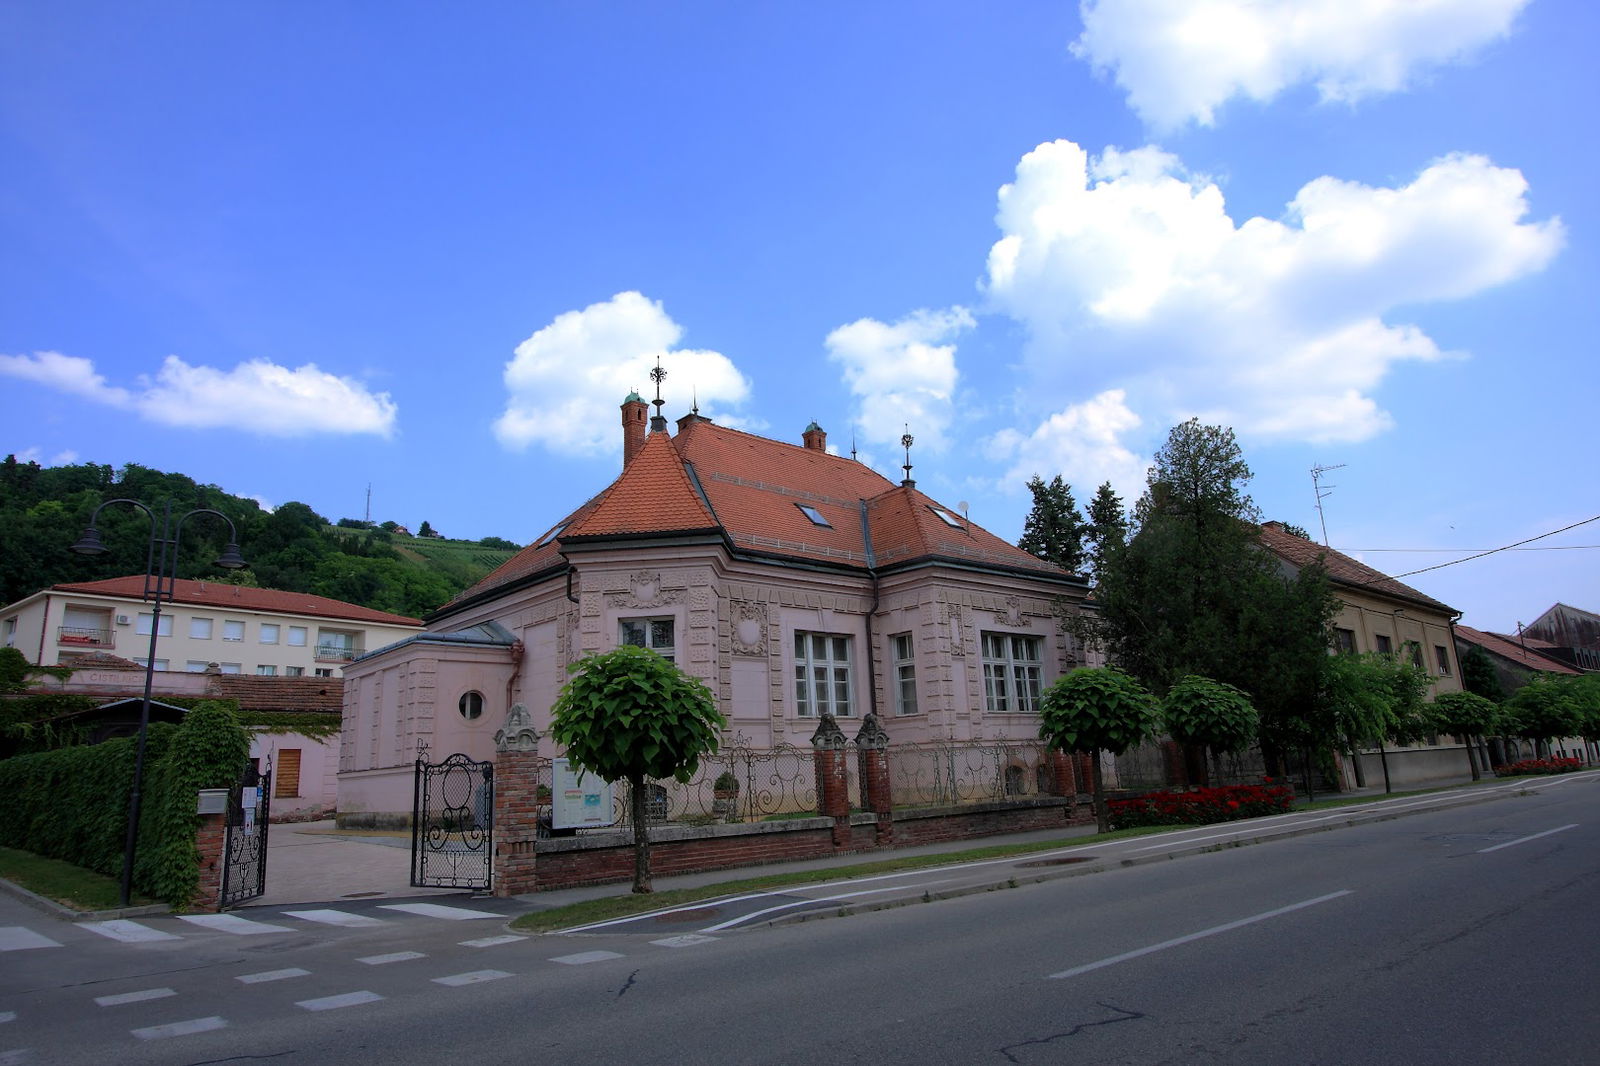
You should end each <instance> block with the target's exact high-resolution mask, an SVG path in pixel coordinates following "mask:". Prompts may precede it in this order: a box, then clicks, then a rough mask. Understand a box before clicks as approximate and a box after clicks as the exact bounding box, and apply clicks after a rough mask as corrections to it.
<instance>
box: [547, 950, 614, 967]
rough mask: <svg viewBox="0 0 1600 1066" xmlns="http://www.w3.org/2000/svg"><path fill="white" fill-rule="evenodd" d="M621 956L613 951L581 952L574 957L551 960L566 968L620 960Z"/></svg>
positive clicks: (563, 956) (564, 956)
mask: <svg viewBox="0 0 1600 1066" xmlns="http://www.w3.org/2000/svg"><path fill="white" fill-rule="evenodd" d="M620 958H622V956H621V955H619V954H617V953H616V952H615V951H582V952H579V953H578V954H576V955H562V956H561V957H560V958H556V959H551V960H550V961H551V962H559V963H562V964H563V965H566V966H583V965H585V964H587V963H591V962H605V961H606V960H607V959H620Z"/></svg>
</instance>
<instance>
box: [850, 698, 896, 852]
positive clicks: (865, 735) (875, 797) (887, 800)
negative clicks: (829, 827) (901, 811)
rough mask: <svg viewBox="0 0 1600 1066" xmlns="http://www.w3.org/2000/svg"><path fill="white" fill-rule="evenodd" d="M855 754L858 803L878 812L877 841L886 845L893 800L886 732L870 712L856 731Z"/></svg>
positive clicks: (891, 833) (889, 837) (889, 839)
mask: <svg viewBox="0 0 1600 1066" xmlns="http://www.w3.org/2000/svg"><path fill="white" fill-rule="evenodd" d="M856 757H857V759H858V760H859V761H860V774H861V805H862V806H863V807H865V808H866V809H867V810H869V811H871V812H872V813H873V814H875V815H877V817H878V822H877V827H876V828H877V833H878V836H877V844H878V846H879V847H888V846H889V845H890V844H892V843H893V841H894V800H893V797H892V796H891V794H890V791H889V734H888V733H887V732H885V731H884V728H883V721H882V720H881V719H880V718H879V717H878V716H877V715H876V714H873V713H871V712H868V713H867V716H866V717H865V718H863V719H861V729H860V730H858V731H857V733H856Z"/></svg>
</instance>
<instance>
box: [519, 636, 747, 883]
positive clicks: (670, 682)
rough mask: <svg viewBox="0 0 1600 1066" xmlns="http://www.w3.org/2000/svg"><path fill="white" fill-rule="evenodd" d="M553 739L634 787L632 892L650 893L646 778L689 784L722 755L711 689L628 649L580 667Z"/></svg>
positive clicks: (580, 760) (564, 693) (558, 709)
mask: <svg viewBox="0 0 1600 1066" xmlns="http://www.w3.org/2000/svg"><path fill="white" fill-rule="evenodd" d="M572 669H573V671H574V674H573V677H572V680H570V681H568V682H567V683H566V685H565V686H564V687H563V688H562V689H561V694H560V695H559V696H558V697H557V698H556V702H555V707H554V708H553V721H552V723H551V726H550V733H551V735H552V736H553V737H555V739H556V742H557V743H559V744H560V745H561V746H562V747H564V748H565V749H566V752H567V756H568V758H570V759H572V760H573V761H574V762H575V763H577V764H578V765H579V766H581V767H583V768H584V769H585V770H588V771H590V772H593V773H596V774H599V775H600V777H601V778H603V779H604V780H606V781H626V782H628V789H629V794H630V796H631V800H632V811H633V890H634V891H635V892H650V891H652V886H651V882H650V836H649V824H648V823H649V815H648V811H647V804H646V799H647V796H646V793H645V779H646V778H666V777H674V778H677V779H678V780H679V781H685V782H686V781H688V780H689V779H690V778H691V777H692V776H694V772H695V771H696V770H697V769H698V768H699V765H700V757H701V756H702V755H707V754H710V753H712V752H715V751H716V750H717V738H718V733H719V731H720V730H721V729H723V728H724V727H725V726H726V725H727V720H726V719H725V718H723V716H722V713H721V712H720V711H718V710H717V707H716V702H715V700H714V699H713V698H712V695H711V690H710V689H708V688H706V686H705V685H704V684H703V683H702V682H701V681H700V680H699V679H697V678H693V677H690V676H689V675H687V674H685V673H684V672H683V671H681V670H679V669H678V668H677V667H676V666H674V665H673V664H672V663H671V662H669V661H667V660H666V659H664V658H662V657H661V656H660V655H658V654H657V653H656V652H653V651H650V650H649V649H647V648H639V647H635V646H634V645H631V644H624V645H622V646H621V647H619V648H617V649H615V650H614V651H609V652H606V653H605V654H603V655H591V656H588V657H587V658H585V659H583V660H582V661H580V662H578V663H576V664H575V665H574V666H573V668H572Z"/></svg>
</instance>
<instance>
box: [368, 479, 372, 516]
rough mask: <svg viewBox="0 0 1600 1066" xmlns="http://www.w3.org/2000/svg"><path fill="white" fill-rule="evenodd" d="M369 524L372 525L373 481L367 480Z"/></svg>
mask: <svg viewBox="0 0 1600 1066" xmlns="http://www.w3.org/2000/svg"><path fill="white" fill-rule="evenodd" d="M367 525H369V526H370V525H372V482H370V481H369V482H367Z"/></svg>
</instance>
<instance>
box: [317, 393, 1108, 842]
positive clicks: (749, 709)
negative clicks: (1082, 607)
mask: <svg viewBox="0 0 1600 1066" xmlns="http://www.w3.org/2000/svg"><path fill="white" fill-rule="evenodd" d="M657 402H658V403H659V401H657ZM646 420H647V406H646V404H645V403H644V402H643V401H641V400H640V399H639V398H638V397H637V396H630V397H629V398H628V400H627V401H626V402H624V404H623V405H622V429H623V433H622V436H623V454H624V468H623V471H622V474H621V475H620V476H619V477H618V478H617V479H616V480H615V481H613V482H612V483H611V484H610V485H609V486H607V487H606V488H604V489H603V490H602V491H601V492H600V493H599V494H598V495H596V496H595V497H594V498H593V499H591V500H590V501H589V502H587V503H586V504H584V505H583V506H582V507H580V508H579V509H578V510H576V511H575V512H573V513H572V514H570V515H567V516H566V517H565V518H563V519H562V520H561V521H559V522H557V523H555V525H554V526H552V527H551V528H550V529H549V530H548V531H547V532H546V533H545V534H544V535H543V536H541V537H540V538H539V539H538V540H537V541H536V542H535V543H533V544H531V545H530V546H529V547H528V548H526V549H524V550H523V551H522V552H521V553H519V554H518V555H517V556H515V557H514V558H512V559H511V560H509V561H508V562H507V563H505V564H504V565H503V566H501V567H500V568H499V569H498V570H496V571H495V572H493V573H492V574H490V575H489V576H488V577H486V578H485V579H484V580H483V581H482V582H480V583H479V584H478V585H477V586H475V587H474V588H472V589H469V590H468V591H467V592H466V593H464V594H463V595H462V596H461V597H459V598H458V599H456V600H455V601H453V602H452V603H450V604H449V605H447V606H446V607H445V608H443V609H442V610H441V611H439V612H438V613H437V614H435V615H434V616H433V617H432V618H430V619H429V620H428V625H427V631H426V632H425V633H421V634H417V635H414V636H410V637H408V638H406V639H405V640H403V641H401V642H399V643H397V644H395V645H393V646H391V647H389V648H385V649H381V650H378V651H375V652H373V653H370V654H368V655H366V656H364V657H362V658H361V659H359V660H357V661H356V662H354V663H352V664H351V665H350V666H349V668H348V669H347V671H346V674H345V683H346V687H345V723H344V736H343V741H344V746H343V749H342V751H341V755H340V817H341V819H345V818H346V817H347V816H348V817H349V818H350V820H351V821H356V820H359V819H363V818H368V817H371V818H375V819H380V820H381V819H382V818H386V817H391V816H393V815H395V814H396V813H397V812H402V811H405V812H408V811H409V805H410V799H411V787H412V783H411V774H412V768H413V764H414V762H415V760H416V758H417V756H418V752H419V750H425V751H426V752H427V753H428V757H429V758H430V759H432V760H435V761H436V760H438V759H442V758H444V757H445V756H447V755H449V754H452V753H454V752H458V751H459V752H462V753H465V754H467V755H470V756H472V757H473V758H477V759H489V758H492V757H493V755H494V744H493V737H494V734H495V731H496V730H497V729H499V728H500V727H501V726H502V725H503V723H504V721H505V717H506V713H507V711H508V710H509V708H510V707H511V706H512V705H513V704H516V703H521V704H524V705H525V706H526V707H527V708H528V709H529V711H531V713H532V715H533V718H534V724H535V728H537V729H538V730H539V731H540V732H541V733H546V732H548V729H549V723H550V708H551V706H552V704H553V703H554V702H555V699H556V696H557V694H558V693H559V691H560V689H561V686H562V685H563V684H564V683H565V681H566V680H567V678H568V676H569V667H571V666H572V665H573V664H575V663H576V662H578V661H579V660H580V659H582V658H583V657H584V656H586V655H590V654H594V653H598V652H604V651H608V650H610V649H612V648H615V647H617V646H618V645H620V644H623V643H632V644H639V645H642V646H645V647H649V648H653V649H655V650H656V651H658V652H660V653H661V654H663V655H665V656H667V657H668V658H670V659H672V660H673V661H674V662H676V663H677V664H678V665H679V666H680V667H682V668H683V669H684V670H685V671H687V672H688V673H690V674H692V675H694V676H695V677H698V678H699V679H701V680H702V681H704V682H705V683H706V684H707V685H708V686H709V687H710V689H711V691H712V693H713V694H714V695H715V697H716V699H717V703H718V706H719V708H720V709H721V710H722V712H723V713H724V714H725V715H726V716H727V718H728V738H729V739H730V740H732V739H735V738H737V739H738V741H739V742H740V743H742V744H747V745H752V746H756V747H762V746H778V745H784V744H793V745H805V744H807V743H808V741H809V739H810V737H811V735H812V733H813V732H814V731H815V729H816V728H817V724H818V721H819V719H820V718H821V716H822V715H825V714H826V715H831V716H833V717H834V718H835V719H837V720H838V721H839V723H840V724H841V725H842V726H843V727H844V728H845V729H846V730H847V731H848V730H850V729H851V728H852V727H851V725H850V723H851V722H852V721H859V720H860V719H861V717H862V716H864V715H865V714H867V713H868V712H876V714H877V715H878V716H879V717H880V719H881V720H882V722H883V724H884V727H885V729H886V730H887V731H888V732H889V733H890V735H891V736H892V737H893V738H894V740H895V741H897V742H900V741H915V740H919V739H931V738H953V739H968V738H977V737H984V738H998V737H1017V738H1022V737H1027V738H1032V737H1036V736H1037V734H1038V715H1037V710H1038V699H1039V695H1040V693H1041V692H1042V691H1043V689H1044V688H1045V687H1046V686H1048V685H1049V684H1050V682H1051V681H1053V680H1054V679H1055V678H1056V677H1057V676H1059V675H1060V674H1061V673H1063V672H1065V671H1066V670H1069V669H1071V668H1073V667H1074V666H1077V665H1080V664H1082V662H1083V657H1082V654H1081V652H1080V650H1079V649H1078V648H1077V647H1076V646H1075V645H1074V644H1073V643H1072V642H1071V640H1070V638H1068V637H1067V636H1065V635H1064V634H1063V633H1062V631H1061V627H1060V626H1059V624H1058V619H1059V613H1058V612H1060V611H1062V610H1076V609H1077V606H1078V605H1079V604H1081V603H1082V601H1083V599H1084V597H1085V595H1086V593H1087V583H1086V582H1085V580H1084V579H1083V578H1081V577H1079V576H1077V575H1073V574H1068V573H1066V572H1064V571H1062V570H1061V569H1059V568H1058V567H1055V566H1053V565H1051V564H1049V563H1047V562H1044V561H1042V560H1040V559H1038V558H1036V557H1034V556H1032V555H1029V554H1028V553H1027V552H1024V551H1022V550H1021V549H1019V548H1017V547H1015V546H1014V545H1011V544H1008V543H1006V542H1005V541H1003V540H1001V539H1000V538H998V537H996V536H994V535H993V534H990V533H988V532H987V531H986V530H984V529H982V528H981V527H979V526H977V525H976V524H974V523H972V522H971V521H969V520H968V519H967V518H966V517H965V516H964V515H961V514H958V513H956V512H955V511H953V510H952V509H950V508H947V507H945V506H944V505H942V504H940V503H939V502H937V501H935V500H933V499H931V498H929V497H928V496H926V495H924V494H923V493H921V492H919V491H918V490H917V488H916V482H915V481H914V480H913V479H912V478H911V476H910V472H911V471H910V464H909V459H908V463H907V476H906V477H905V478H904V479H903V480H902V481H901V482H899V483H898V484H896V483H894V482H891V481H889V480H888V479H886V478H884V477H883V476H882V475H880V474H878V473H876V472H874V471H873V470H871V469H870V468H868V467H866V466H864V465H863V464H861V463H858V462H856V461H855V460H853V459H848V458H844V457H841V456H838V455H833V454H830V453H829V452H828V451H827V449H826V434H825V433H824V432H823V431H822V430H821V428H819V427H818V426H817V425H816V424H815V423H813V424H812V425H810V426H808V427H807V428H806V430H805V433H804V434H803V437H802V443H801V444H799V445H794V444H786V443H782V442H779V441H775V440H769V439H767V438H763V437H759V436H755V435H753V434H749V433H744V432H741V431H738V430H734V429H729V428H726V427H723V426H719V425H716V424H715V423H713V422H712V421H711V420H709V419H706V418H702V417H700V416H699V415H698V414H691V415H688V416H686V417H684V418H682V419H680V420H678V423H677V433H676V434H672V433H670V432H669V431H668V428H667V423H666V420H665V419H664V418H662V417H660V416H659V414H658V415H657V416H656V417H655V418H653V419H650V420H649V423H650V426H649V430H648V431H647V430H646ZM551 753H552V754H559V753H558V752H551Z"/></svg>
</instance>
